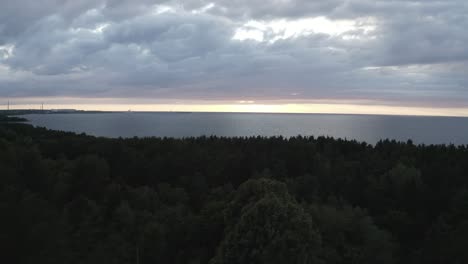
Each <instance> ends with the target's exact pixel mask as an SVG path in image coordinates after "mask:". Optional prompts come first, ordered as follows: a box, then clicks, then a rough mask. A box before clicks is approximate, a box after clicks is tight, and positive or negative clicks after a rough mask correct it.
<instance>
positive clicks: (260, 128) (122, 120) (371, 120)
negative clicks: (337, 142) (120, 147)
mask: <svg viewBox="0 0 468 264" xmlns="http://www.w3.org/2000/svg"><path fill="white" fill-rule="evenodd" d="M25 117H26V118H27V119H28V120H30V122H31V123H32V124H33V125H35V126H41V127H47V128H50V129H55V130H63V131H73V132H78V133H81V132H84V133H87V134H90V135H94V136H104V137H134V136H137V137H151V136H157V137H164V136H165V137H189V136H200V135H217V136H257V135H261V136H275V135H282V136H285V137H289V136H296V135H304V136H310V135H313V136H332V137H336V138H346V139H356V140H358V141H366V142H368V143H371V144H374V143H376V142H377V141H378V140H380V139H385V138H389V139H396V140H400V141H406V140H408V139H412V140H413V141H414V142H415V143H425V144H443V143H445V144H449V143H453V144H468V118H460V117H415V116H377V115H375V116H374V115H322V114H250V113H249V114H245V113H135V112H134V113H98V114H90V113H87V114H83V113H76V114H44V115H42V114H33V115H26V116H25Z"/></svg>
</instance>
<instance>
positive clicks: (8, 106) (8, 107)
mask: <svg viewBox="0 0 468 264" xmlns="http://www.w3.org/2000/svg"><path fill="white" fill-rule="evenodd" d="M7 110H8V111H10V100H8V104H7Z"/></svg>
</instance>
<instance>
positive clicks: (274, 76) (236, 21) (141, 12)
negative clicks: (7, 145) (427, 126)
mask: <svg viewBox="0 0 468 264" xmlns="http://www.w3.org/2000/svg"><path fill="white" fill-rule="evenodd" d="M0 1H1V8H0V105H3V107H6V105H7V102H8V101H10V105H11V108H38V107H39V105H41V104H42V103H44V104H45V107H46V108H78V109H96V110H127V109H132V110H145V111H227V112H229V111H234V112H301V113H304V112H314V113H364V114H409V115H456V116H468V45H467V43H468V1H466V0H444V1H436V0H421V1H416V0H393V1H388V0H374V1H372V0H323V1H315V0H314V1H313V0H272V1H262V0H219V1H205V0H187V1H171V0H167V1H164V0H160V1H151V0H140V1H135V0H80V1H76V0H41V1H30V0H0Z"/></svg>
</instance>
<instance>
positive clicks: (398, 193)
mask: <svg viewBox="0 0 468 264" xmlns="http://www.w3.org/2000/svg"><path fill="white" fill-rule="evenodd" d="M5 120H6V119H5ZM5 120H3V121H1V120H0V212H1V215H0V216H1V217H0V243H1V251H0V252H1V253H0V254H1V260H2V263H35V264H41V263H72V264H73V263H76V264H78V263H96V264H97V263H99V264H103V263H137V264H140V263H141V264H144V263H191V264H196V263H210V264H235V263H239V264H241V263H243V264H244V263H254V264H255V263H272V264H275V263H292V264H295V263H297V264H305V263H318V264H341V263H343V264H345V263H346V264H367V263H369V264H370V263H372V264H375V263H379V264H392V263H395V264H397V263H401V264H403V263H417V264H418V263H424V264H431V263H434V264H435V263H440V264H442V263H443V264H447V263H454V264H456V263H468V250H467V245H468V148H467V146H454V145H416V144H414V143H413V142H412V141H411V140H408V141H407V142H396V141H391V140H382V141H380V142H378V143H376V144H375V145H370V144H366V143H363V142H357V141H349V140H342V139H333V138H328V137H312V136H297V137H291V138H284V137H246V138H223V137H216V136H204V137H197V138H183V139H174V138H126V139H125V138H117V139H110V138H97V137H92V136H88V135H85V134H74V133H69V132H59V131H52V130H47V129H45V128H36V127H33V126H30V125H28V124H21V123H15V122H6V121H5ZM10 121H11V120H10ZM13 121H14V120H13Z"/></svg>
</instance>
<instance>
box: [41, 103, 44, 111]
mask: <svg viewBox="0 0 468 264" xmlns="http://www.w3.org/2000/svg"><path fill="white" fill-rule="evenodd" d="M41 111H44V103H42V104H41Z"/></svg>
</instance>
